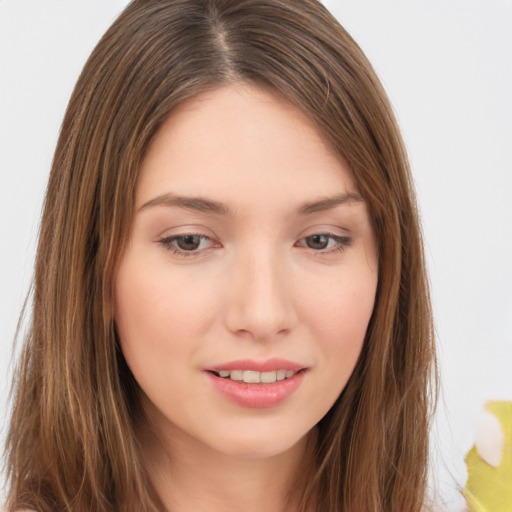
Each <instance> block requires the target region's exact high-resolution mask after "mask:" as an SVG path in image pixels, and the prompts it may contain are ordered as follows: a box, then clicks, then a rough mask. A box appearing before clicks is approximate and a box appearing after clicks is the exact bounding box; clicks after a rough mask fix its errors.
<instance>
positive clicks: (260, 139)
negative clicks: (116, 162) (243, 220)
mask: <svg viewBox="0 0 512 512" xmlns="http://www.w3.org/2000/svg"><path fill="white" fill-rule="evenodd" d="M166 192H172V193H174V194H180V195H191V194H193V195H207V196H212V195H213V196H214V197H215V198H216V199H218V200H220V201H223V202H228V203H230V204H234V205H235V206H241V205H242V204H250V203H252V202H257V201H259V203H260V204H261V203H262V202H263V203H265V204H272V201H276V200H279V201H280V203H281V204H284V203H286V201H287V200H290V201H299V202H300V201H305V200H308V198H310V197H311V196H331V195H332V194H333V193H341V192H345V193H346V192H356V189H355V185H354V182H353V180H352V177H351V173H350V171H349V169H348V167H347V166H346V164H345V163H344V162H343V160H342V159H341V158H340V157H339V155H338V154H336V152H335V151H334V150H333V148H332V147H331V146H330V145H329V144H328V143H327V141H326V139H325V138H324V137H323V135H322V133H321V132H320V131H319V130H318V129H317V127H316V126H315V124H314V123H313V121H311V120H310V119H309V118H308V117H307V116H306V115H305V114H304V113H303V112H302V111H301V110H299V109H298V108H297V107H295V106H294V105H293V104H292V103H291V102H289V101H288V100H286V99H284V98H283V97H282V96H279V95H278V94H275V93H272V92H269V91H265V90H262V89H259V88H256V87H253V86H249V85H244V84H240V85H236V86H227V87H223V88H220V89H216V90H214V91H209V92H206V93H203V94H200V95H198V96H196V97H194V98H192V99H190V100H188V101H186V102H185V103H183V104H181V105H180V106H179V107H178V108H177V109H176V110H175V111H173V112H172V114H171V115H170V116H169V118H168V119H167V120H166V122H165V123H164V124H163V125H162V127H161V128H160V129H159V131H158V132H157V134H156V136H155V138H154V140H153V141H152V144H151V145H150V148H149V150H148V153H147V155H146V157H145V159H144V162H143V165H142V168H141V173H140V176H139V180H138V187H137V199H136V202H137V204H138V205H139V206H140V204H143V203H144V202H146V201H148V200H151V199H152V197H154V196H156V195H159V194H162V193H166ZM237 203H241V204H237Z"/></svg>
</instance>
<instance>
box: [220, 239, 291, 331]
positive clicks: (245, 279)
mask: <svg viewBox="0 0 512 512" xmlns="http://www.w3.org/2000/svg"><path fill="white" fill-rule="evenodd" d="M283 260H284V258H283V257H280V255H279V252H278V251H276V250H275V249H274V248H273V247H272V244H265V245H259V246H256V247H254V246H252V247H249V248H247V250H245V251H243V252H240V253H239V254H238V255H237V257H236V262H235V263H234V265H233V268H232V272H231V274H232V282H231V284H230V287H231V293H230V304H229V306H228V312H227V323H228V327H229V329H230V330H231V331H234V332H238V333H243V334H247V335H250V336H252V337H253V338H255V339H258V340H267V339H271V338H272V337H273V336H276V335H278V334H283V333H285V332H287V331H289V330H290V329H291V328H292V327H293V323H294V320H295V312H294V308H293V303H292V295H291V293H290V292H291V290H290V286H291V280H290V279H289V276H288V272H287V268H286V264H285V262H284V261H283Z"/></svg>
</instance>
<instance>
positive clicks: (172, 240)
mask: <svg viewBox="0 0 512 512" xmlns="http://www.w3.org/2000/svg"><path fill="white" fill-rule="evenodd" d="M187 237H195V238H198V239H199V243H201V241H203V240H209V241H211V242H213V240H212V239H211V238H210V237H209V236H206V235H201V234H197V233H186V234H181V235H172V236H168V237H165V238H162V239H160V240H158V243H159V244H160V245H161V246H162V247H163V248H164V249H165V250H167V251H170V252H172V253H173V254H175V255H177V256H183V257H185V258H193V257H195V256H198V255H199V254H200V253H201V249H199V248H196V249H192V250H190V251H187V250H184V249H180V248H179V247H178V246H177V243H178V242H179V241H183V240H184V239H185V238H187ZM313 237H326V238H327V239H329V240H333V241H334V242H335V245H334V246H333V247H330V248H329V249H319V250H316V249H313V248H312V247H308V246H307V245H302V244H300V242H303V241H305V240H308V239H312V238H313ZM213 243H214V246H215V242H213ZM351 243H352V238H350V237H348V236H341V235H334V234H332V233H314V234H312V235H309V236H306V237H304V238H301V239H300V240H299V241H298V242H296V244H295V247H304V248H309V249H311V250H313V251H314V253H315V255H322V254H334V253H339V252H343V251H344V250H345V249H346V248H347V247H349V246H350V245H351Z"/></svg>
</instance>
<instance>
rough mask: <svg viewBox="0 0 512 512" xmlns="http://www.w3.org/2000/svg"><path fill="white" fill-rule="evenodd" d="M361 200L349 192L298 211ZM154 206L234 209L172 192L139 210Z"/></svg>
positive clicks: (214, 210) (228, 211)
mask: <svg viewBox="0 0 512 512" xmlns="http://www.w3.org/2000/svg"><path fill="white" fill-rule="evenodd" d="M359 202H364V199H363V198H362V197H361V196H360V195H359V194H356V193H354V192H348V193H342V194H336V195H335V196H332V197H325V198H322V199H319V200H316V201H311V202H307V203H303V204H302V205H300V206H299V208H298V209H297V211H298V213H299V214H300V215H310V214H312V213H317V212H321V211H325V210H331V209H333V208H336V207H338V206H343V205H350V204H353V203H359ZM152 206H176V207H178V208H185V209H187V210H195V211H198V212H202V213H213V214H216V215H232V210H231V209H230V208H229V207H228V206H227V205H225V204H224V203H221V202H219V201H213V200H211V199H205V198H203V197H190V196H179V195H174V194H170V193H168V194H162V195H160V196H157V197H155V198H153V199H151V200H149V201H147V202H146V203H144V204H143V205H142V206H141V207H140V208H139V211H141V210H144V209H146V208H150V207H152Z"/></svg>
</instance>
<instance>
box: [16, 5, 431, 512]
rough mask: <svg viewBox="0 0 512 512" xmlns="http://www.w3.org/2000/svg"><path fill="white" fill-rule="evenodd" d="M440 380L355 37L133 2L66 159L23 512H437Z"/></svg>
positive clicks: (66, 130) (61, 159) (29, 367)
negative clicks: (431, 459) (433, 498)
mask: <svg viewBox="0 0 512 512" xmlns="http://www.w3.org/2000/svg"><path fill="white" fill-rule="evenodd" d="M433 359H434V346H433V339H432V324H431V313H430V303H429V297H428V287H427V280H426V276H425V269H424V262H423V253H422V246H421V237H420V231H419V227H418V220H417V215H416V209H415V200H414V193H413V189H412V185H411V180H410V176H409V171H408V164H407V158H406V154H405V151H404V149H403V144H402V142H401V139H400V135H399V132H398V128H397V126H396V122H395V120H394V117H393V114H392V111H391V108H390V106H389V104H388V101H387V99H386V96H385V94H384V92H383V90H382V87H381V85H380V84H379V82H378V79H377V78H376V76H375V74H374V72H373V71H372V69H371V66H370V64H369V63H368V61H367V60H366V58H365V57H364V55H363V54H362V52H361V50H360V49H359V48H358V47H357V45H356V44H355V43H354V42H353V40H352V39H351V38H350V36H349V35H348V34H347V33H346V32H345V31H344V30H343V29H342V28H341V27H340V26H339V24H338V23H337V22H336V21H335V20H334V18H333V17H332V16H331V15H330V14H329V13H328V12H327V11H326V10H325V8H323V7H322V6H321V4H319V3H317V2H316V1H315V0H300V1H297V2H293V3H292V2H288V1H284V0H236V1H234V0H231V1H230V0H150V1H147V0H146V1H142V0H138V1H137V0H135V1H134V2H132V3H131V4H130V5H129V6H128V7H127V9H126V10H125V11H124V12H123V13H122V14H121V16H120V17H119V18H118V19H117V21H116V22H115V23H114V24H113V26H112V27H111V28H110V29H109V30H108V32H107V33H106V34H105V36H104V37H103V38H102V40H101V41H100V43H99V44H98V46H97V48H96V49H95V50H94V52H93V54H92V55H91V57H90V59H89V61H88V62H87V64H86V66H85V68H84V70H83V73H82V75H81V77H80V78H79V81H78V83H77V85H76V88H75V91H74V93H73V96H72V98H71V100H70V104H69V107H68V111H67V113H66V116H65V119H64V123H63V126H62V132H61V135H60V139H59V142H58V146H57V150H56V154H55V159H54V163H53V168H52V173H51V176H50V182H49V186H48V191H47V197H46V202H45V210H44V214H43V220H42V227H41V234H40V241H39V248H38V255H37V260H36V275H35V292H34V308H33V322H32V329H31V332H30V335H29V337H28V339H27V342H26V346H25V349H24V352H23V356H22V359H21V362H20V368H19V371H18V374H17V382H16V396H15V402H14V410H13V417H12V421H11V426H10V432H9V436H8V442H7V453H8V461H7V464H8V472H9V473H8V474H9V478H10V490H9V496H8V506H9V508H10V509H11V510H19V509H22V508H29V509H34V510H37V511H50V510H51V511H54V510H70V511H85V510H97V511H114V510H168V511H169V512H174V511H177V510H209V511H215V510H218V509H222V510H240V509H242V508H243V509H247V510H251V509H256V508H257V509H258V510H259V511H261V510H272V511H274V510H283V511H297V510H301V511H308V512H309V511H322V512H324V511H332V512H334V511H336V512H340V511H343V510H347V511H350V510H358V511H376V510H379V511H381V510H383V511H384V510H385V511H396V510H410V511H417V510H420V509H421V508H422V507H423V506H424V502H425V485H426V484H425V481H426V471H427V454H428V447H427V441H428V439H427V438H428V423H429V417H430V412H431V411H430V398H431V397H430V394H429V391H430V388H429V382H430V377H431V375H432V369H433Z"/></svg>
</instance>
